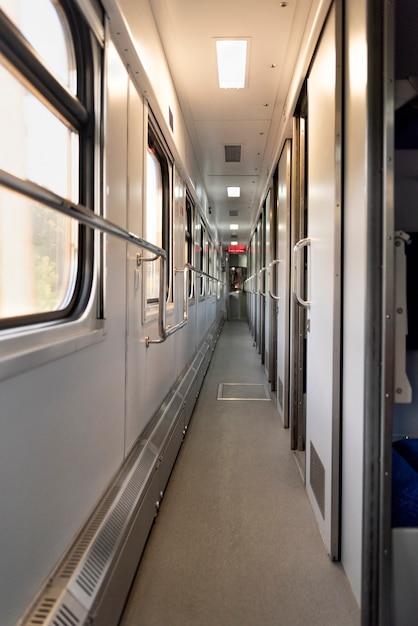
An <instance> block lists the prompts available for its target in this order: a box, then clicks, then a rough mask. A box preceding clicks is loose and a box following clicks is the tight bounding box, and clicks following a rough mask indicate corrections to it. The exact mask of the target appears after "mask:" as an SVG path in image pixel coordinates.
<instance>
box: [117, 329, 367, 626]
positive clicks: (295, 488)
mask: <svg viewBox="0 0 418 626" xmlns="http://www.w3.org/2000/svg"><path fill="white" fill-rule="evenodd" d="M231 383H234V385H231ZM236 383H238V384H239V385H235V384H236ZM266 384H267V381H266V377H265V374H264V366H262V365H261V360H260V356H259V355H258V354H257V350H256V348H255V347H254V345H253V340H252V338H251V335H250V333H249V329H248V326H247V323H246V322H245V321H230V322H226V323H225V325H224V328H223V331H222V333H221V336H220V338H219V340H218V344H217V346H216V349H215V352H214V355H213V359H212V362H211V365H210V367H209V370H208V373H207V375H206V378H205V380H204V383H203V387H202V390H201V393H200V396H199V399H198V402H197V405H196V408H195V411H194V414H193V416H192V420H191V423H190V426H189V430H188V433H187V437H186V439H185V441H184V443H183V446H182V448H181V449H180V453H179V457H178V460H177V463H176V465H175V467H174V470H173V473H172V476H171V479H170V481H169V484H168V487H167V489H166V493H165V495H164V499H163V501H162V505H161V509H160V512H159V514H158V517H157V519H156V522H155V524H154V527H153V529H152V531H151V534H150V537H149V540H148V543H147V546H146V549H145V552H144V555H143V558H142V561H141V563H140V566H139V569H138V572H137V576H136V579H135V581H134V584H133V587H132V590H131V594H130V597H129V599H128V602H127V605H126V608H125V612H124V615H123V617H122V620H121V626H291V625H292V626H299V625H302V624H307V625H308V624H309V625H311V626H312V625H318V626H319V625H320V626H358V625H359V624H360V611H359V608H358V605H357V603H356V601H355V598H354V596H353V593H352V591H351V588H350V585H349V582H348V580H347V578H346V576H345V574H344V571H343V569H342V567H341V565H340V564H339V563H334V562H332V561H331V560H330V559H329V557H328V556H327V554H326V551H325V548H324V544H323V542H322V539H321V537H320V534H319V530H318V527H317V525H316V522H315V520H314V516H313V512H312V509H311V506H310V504H309V501H308V498H307V496H306V492H305V488H304V485H303V481H302V478H301V473H300V471H299V469H298V466H297V463H296V462H295V456H294V453H293V452H292V451H291V450H290V445H289V431H288V430H287V429H284V428H283V426H282V423H281V420H280V418H279V415H278V413H277V410H276V408H275V401H274V399H271V400H269V399H268V398H269V394H268V393H267V396H266V394H265V391H264V389H265V387H264V385H266ZM268 388H269V387H268V386H267V389H268ZM219 396H221V397H223V398H225V396H226V397H228V398H229V399H228V400H225V399H218V397H219ZM248 397H252V398H254V399H248ZM233 398H238V399H233Z"/></svg>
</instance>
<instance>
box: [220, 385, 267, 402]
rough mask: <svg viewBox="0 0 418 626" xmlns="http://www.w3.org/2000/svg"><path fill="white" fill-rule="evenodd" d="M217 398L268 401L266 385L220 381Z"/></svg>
mask: <svg viewBox="0 0 418 626" xmlns="http://www.w3.org/2000/svg"><path fill="white" fill-rule="evenodd" d="M217 399H218V400H262V401H270V400H271V398H270V393H269V389H268V386H267V385H262V384H252V383H220V384H219V385H218V396H217Z"/></svg>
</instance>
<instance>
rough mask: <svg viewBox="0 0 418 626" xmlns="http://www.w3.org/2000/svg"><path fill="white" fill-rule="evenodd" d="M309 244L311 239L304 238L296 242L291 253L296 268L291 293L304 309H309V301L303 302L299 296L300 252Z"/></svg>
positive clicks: (300, 287) (301, 263) (301, 265)
mask: <svg viewBox="0 0 418 626" xmlns="http://www.w3.org/2000/svg"><path fill="white" fill-rule="evenodd" d="M311 242H312V239H309V238H308V237H305V238H304V239H301V240H300V241H298V242H297V244H296V245H295V247H294V248H293V252H294V255H295V256H294V264H295V267H296V285H295V289H294V291H293V293H294V295H295V298H296V300H297V301H298V302H299V304H300V305H301V306H303V307H305V308H306V307H309V306H310V304H311V302H310V301H309V300H305V299H304V298H303V297H302V294H301V291H302V280H301V273H302V267H303V262H302V259H303V257H302V251H303V249H304V248H307V247H309V246H310V245H311ZM308 270H309V262H308Z"/></svg>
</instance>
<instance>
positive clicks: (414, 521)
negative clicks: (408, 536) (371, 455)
mask: <svg viewBox="0 0 418 626" xmlns="http://www.w3.org/2000/svg"><path fill="white" fill-rule="evenodd" d="M413 526H418V439H402V440H400V441H396V442H394V444H393V451H392V527H393V528H395V527H413Z"/></svg>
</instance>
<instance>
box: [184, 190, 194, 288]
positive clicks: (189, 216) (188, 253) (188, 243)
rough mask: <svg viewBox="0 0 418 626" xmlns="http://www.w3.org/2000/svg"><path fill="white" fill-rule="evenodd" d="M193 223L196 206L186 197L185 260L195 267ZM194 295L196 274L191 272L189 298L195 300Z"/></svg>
mask: <svg viewBox="0 0 418 626" xmlns="http://www.w3.org/2000/svg"><path fill="white" fill-rule="evenodd" d="M193 221H194V206H193V204H192V203H191V201H190V199H189V197H188V196H186V228H185V250H184V258H185V260H186V263H189V264H190V265H194V258H193ZM193 295H194V272H192V271H191V270H190V271H189V297H190V298H193Z"/></svg>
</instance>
